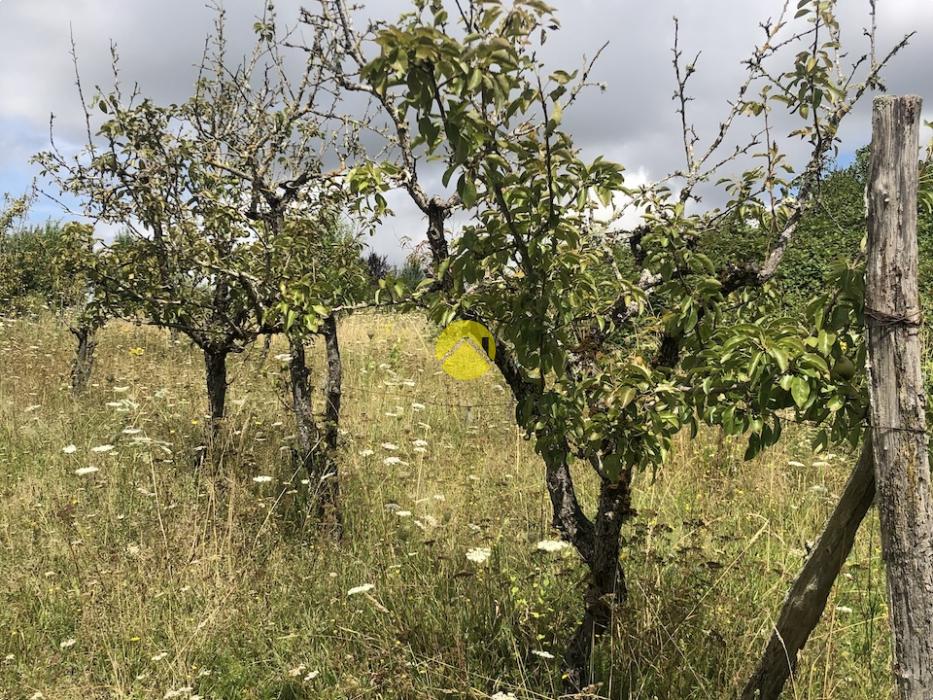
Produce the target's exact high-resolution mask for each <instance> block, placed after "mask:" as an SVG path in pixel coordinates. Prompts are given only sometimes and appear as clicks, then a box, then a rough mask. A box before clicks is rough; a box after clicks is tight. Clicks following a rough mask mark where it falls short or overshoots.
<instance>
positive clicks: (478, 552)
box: [466, 547, 492, 564]
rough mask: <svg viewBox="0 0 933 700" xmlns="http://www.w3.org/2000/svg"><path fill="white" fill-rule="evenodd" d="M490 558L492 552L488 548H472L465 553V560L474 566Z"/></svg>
mask: <svg viewBox="0 0 933 700" xmlns="http://www.w3.org/2000/svg"><path fill="white" fill-rule="evenodd" d="M490 556H492V550H491V549H489V547H473V548H471V549H468V550H467V553H466V558H467V559H469V560H470V561H471V562H473V563H474V564H483V563H485V562H486V560H487V559H489V557H490Z"/></svg>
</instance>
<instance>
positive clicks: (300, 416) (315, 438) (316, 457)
mask: <svg viewBox="0 0 933 700" xmlns="http://www.w3.org/2000/svg"><path fill="white" fill-rule="evenodd" d="M321 334H322V335H323V336H324V342H325V348H326V352H327V377H326V380H325V386H324V418H323V425H319V424H318V422H317V421H316V420H315V417H314V410H313V399H312V387H311V380H310V373H309V371H308V365H307V359H306V355H305V350H304V344H303V342H302V341H301V340H300V339H298V338H290V339H289V345H290V349H291V360H290V361H289V377H290V384H291V392H292V410H293V412H294V415H295V423H296V427H297V431H298V447H297V449H296V451H295V458H296V460H298V462H299V464H300V465H301V466H303V467H304V469H305V470H306V472H307V474H308V481H309V484H310V487H311V498H312V503H313V510H314V514H315V517H316V519H317V520H318V521H319V522H321V523H323V524H327V525H330V526H333V527H334V529H335V532H336V533H338V534H339V532H340V526H341V518H340V509H339V503H338V498H339V495H340V485H339V480H338V472H337V462H336V459H335V452H336V448H337V437H338V430H339V421H340V398H341V379H342V376H341V375H342V367H341V362H340V347H339V345H338V342H337V325H336V321H335V320H334V319H333V318H330V317H328V318H326V319H324V324H323V326H322V329H321Z"/></svg>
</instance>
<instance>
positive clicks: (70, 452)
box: [62, 445, 78, 455]
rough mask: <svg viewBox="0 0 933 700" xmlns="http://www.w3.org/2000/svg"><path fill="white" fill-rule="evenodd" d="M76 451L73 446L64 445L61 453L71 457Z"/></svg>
mask: <svg viewBox="0 0 933 700" xmlns="http://www.w3.org/2000/svg"><path fill="white" fill-rule="evenodd" d="M77 451H78V448H77V447H75V446H74V445H66V446H65V447H63V448H62V452H64V453H65V454H66V455H73V454H74V453H75V452H77Z"/></svg>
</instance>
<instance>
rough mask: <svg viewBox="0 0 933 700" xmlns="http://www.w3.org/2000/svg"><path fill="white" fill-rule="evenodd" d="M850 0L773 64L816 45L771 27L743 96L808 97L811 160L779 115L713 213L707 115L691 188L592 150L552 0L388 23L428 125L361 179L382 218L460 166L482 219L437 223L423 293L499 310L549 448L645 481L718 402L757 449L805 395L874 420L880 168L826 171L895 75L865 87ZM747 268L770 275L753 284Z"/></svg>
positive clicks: (740, 109)
mask: <svg viewBox="0 0 933 700" xmlns="http://www.w3.org/2000/svg"><path fill="white" fill-rule="evenodd" d="M833 10H834V4H833V3H827V2H801V3H799V5H798V12H797V18H796V19H799V20H800V22H801V23H802V24H804V25H807V26H809V29H805V30H802V31H803V34H802V35H801V36H806V37H807V38H808V40H807V41H806V42H801V43H800V44H797V46H798V47H799V52H798V53H797V54H796V56H795V57H794V60H793V63H792V67H791V68H790V69H789V70H784V71H783V72H774V73H771V72H768V71H767V70H766V69H763V68H761V64H762V62H763V61H764V60H765V59H768V58H770V57H771V56H772V47H774V46H779V45H780V46H784V45H794V44H795V39H790V40H789V41H788V43H786V44H784V43H782V41H781V39H779V38H777V37H778V36H779V34H780V32H782V31H785V32H790V33H791V34H793V31H792V30H790V29H785V27H790V26H792V25H793V23H792V22H791V20H790V19H789V18H783V17H782V19H781V21H779V22H776V23H773V24H769V25H768V26H767V27H766V30H767V33H768V42H766V44H765V48H763V49H760V50H759V53H757V54H756V57H757V58H756V60H755V61H752V62H750V66H751V67H750V79H749V80H750V84H754V85H756V86H757V87H758V88H759V94H758V96H757V98H756V99H755V100H749V99H746V100H745V101H742V102H739V103H737V105H736V107H735V108H734V109H735V112H734V113H733V116H732V117H730V118H729V119H728V120H727V121H726V122H725V123H726V124H727V125H728V124H731V123H732V120H733V119H734V117H735V116H736V115H737V114H740V113H742V114H747V115H750V116H751V117H753V118H756V119H762V120H764V121H765V127H766V130H767V129H768V128H770V127H768V121H767V119H768V116H769V114H770V113H771V112H772V110H774V109H775V108H780V109H786V111H787V112H789V113H790V114H792V115H795V116H796V117H798V118H799V119H800V123H799V124H797V125H796V126H795V128H794V129H793V130H792V132H791V133H790V137H791V138H794V139H800V140H803V141H805V142H807V143H808V144H809V145H810V147H811V150H812V153H811V156H810V160H809V161H808V162H807V163H806V166H805V167H804V168H802V169H800V170H798V169H797V168H796V167H795V166H794V165H793V164H792V163H791V161H790V160H789V158H788V157H787V156H786V155H785V154H784V153H783V152H781V151H780V149H779V148H778V147H777V145H776V142H775V141H774V140H773V139H772V135H771V133H770V131H766V134H767V137H766V139H765V141H766V143H764V144H762V146H763V147H762V149H761V151H760V152H751V155H752V157H753V158H754V159H755V163H753V166H752V167H751V168H749V169H748V170H746V171H744V172H742V173H741V174H739V175H738V176H736V177H731V178H723V179H721V180H720V184H721V185H724V187H725V191H726V193H727V195H728V197H729V200H728V202H727V203H726V205H725V207H724V208H723V209H721V210H718V209H717V210H712V211H702V212H699V213H688V208H687V206H686V204H687V202H688V201H689V199H690V198H691V190H692V188H693V186H694V185H696V184H697V183H698V182H702V181H706V180H710V179H712V178H713V177H714V174H715V173H717V171H718V169H719V168H720V167H721V166H711V167H709V168H708V169H704V167H705V164H706V162H707V160H708V159H709V158H710V155H711V154H712V153H713V152H715V150H716V148H717V147H718V145H719V144H720V143H721V140H720V141H714V142H713V145H712V146H711V149H710V152H709V153H707V154H706V155H705V156H702V157H701V156H699V155H697V154H696V153H695V151H694V150H693V148H692V146H691V144H690V137H691V135H690V133H689V130H687V131H686V132H685V134H684V138H685V145H686V146H687V148H686V150H687V159H688V163H687V166H688V170H687V171H686V172H685V173H683V174H682V176H683V177H684V178H685V180H686V186H685V188H684V191H683V192H681V193H679V196H677V195H676V194H675V193H673V192H672V191H671V190H670V189H669V188H667V187H666V186H657V187H651V188H645V189H641V190H639V191H635V190H632V189H629V188H627V187H626V186H625V182H624V175H623V169H622V167H621V166H620V165H617V164H614V163H611V162H608V161H606V160H604V159H602V158H596V159H594V160H592V161H585V160H583V159H582V158H581V156H580V154H579V151H578V149H577V148H576V147H575V146H574V144H573V140H572V138H571V136H570V135H569V134H568V133H567V132H566V131H564V130H563V128H562V126H561V124H562V121H563V114H564V112H565V111H566V109H567V108H569V107H570V106H571V105H572V104H573V102H574V100H575V97H576V95H577V94H578V92H579V91H580V90H581V89H583V88H584V87H585V86H586V75H587V73H586V72H583V73H580V72H568V71H563V70H556V71H553V70H552V71H548V70H547V69H546V68H545V66H544V65H543V64H542V63H541V62H540V61H539V59H538V57H537V56H538V53H537V49H538V48H539V46H540V43H541V42H543V41H544V40H545V39H546V36H547V34H548V33H549V32H551V31H554V30H555V29H557V27H558V24H557V21H556V19H555V17H554V14H553V10H552V8H550V7H548V6H547V5H546V4H544V3H541V2H537V1H535V2H531V1H522V0H518V1H516V2H514V3H511V4H508V3H505V2H500V1H498V0H493V1H491V2H485V3H482V4H479V5H474V6H472V8H471V12H470V13H469V14H468V15H467V14H463V13H460V12H457V11H448V9H447V8H446V5H445V4H444V3H440V2H437V3H431V4H430V5H429V4H428V3H416V11H414V12H411V13H409V14H406V15H403V16H402V17H401V18H400V19H399V21H398V22H397V23H395V24H391V25H387V26H385V27H381V28H380V29H379V30H378V31H377V32H376V33H375V35H374V37H373V41H374V43H375V45H376V46H377V47H378V51H379V53H378V55H377V56H376V57H374V58H373V59H372V60H371V61H370V62H369V63H368V64H367V65H365V66H364V67H363V69H362V71H361V78H362V79H363V80H364V81H365V83H366V85H367V86H368V87H369V89H370V90H371V92H372V93H373V94H374V95H376V96H377V98H378V99H380V100H381V101H382V102H383V104H385V105H388V107H387V109H388V110H389V113H390V114H392V113H395V114H400V115H405V119H406V120H407V121H408V122H410V123H415V124H417V130H416V131H415V132H414V135H413V137H412V141H411V144H410V149H409V150H410V152H409V153H407V154H406V156H405V157H403V158H402V160H401V162H381V163H366V164H363V165H361V166H359V167H358V168H356V169H354V171H353V172H352V173H351V175H350V182H351V186H352V188H353V191H354V192H355V193H356V194H358V195H359V196H361V197H363V198H366V200H367V201H368V202H369V209H368V210H369V211H371V212H373V213H374V214H375V215H376V216H381V215H383V214H385V213H387V210H386V206H385V201H386V200H385V198H384V197H383V194H382V193H383V192H384V191H385V190H386V189H388V188H390V187H393V186H396V185H401V186H404V187H406V188H407V189H408V190H409V192H411V193H412V195H413V196H414V197H415V200H416V202H418V203H419V206H421V207H422V209H423V210H424V211H425V212H426V213H427V214H428V215H429V217H430V215H431V214H430V212H431V209H430V206H428V205H427V196H426V195H424V194H423V193H421V192H420V190H419V189H418V186H417V184H414V185H413V184H412V182H413V180H414V179H415V177H414V175H413V171H412V169H413V168H414V167H415V163H416V162H417V160H418V159H434V160H440V161H441V162H442V164H443V167H444V174H443V178H442V182H443V184H444V186H449V187H451V188H454V189H455V190H456V200H455V203H456V205H458V206H459V207H461V208H462V209H463V210H464V211H465V212H466V213H467V214H468V216H469V221H468V223H467V224H466V225H465V226H464V227H463V230H462V232H461V234H460V235H459V237H457V238H456V240H454V241H453V242H452V246H451V250H450V253H449V256H448V255H447V254H446V250H445V247H442V246H441V245H439V244H438V243H437V242H436V241H432V251H433V253H434V261H433V262H434V278H435V280H436V282H434V283H431V284H427V285H423V286H422V287H420V288H419V290H418V292H417V294H416V296H417V297H418V298H420V299H421V300H422V301H423V302H424V303H427V304H428V305H429V306H430V313H431V318H432V320H433V321H435V322H436V323H438V324H439V325H444V324H446V323H448V322H449V321H450V320H452V319H454V318H457V317H460V318H473V319H476V320H480V321H482V322H484V323H487V324H488V325H490V327H491V328H492V330H493V332H494V334H495V336H496V338H497V342H498V343H500V344H501V346H502V347H503V348H504V350H505V352H503V353H501V356H502V357H507V358H508V360H501V361H500V367H501V368H504V369H503V371H504V372H505V373H506V375H507V376H506V378H507V379H508V380H509V383H510V384H511V385H512V386H513V390H516V394H517V398H518V399H519V407H518V412H517V415H518V417H519V421H520V422H521V424H522V425H523V427H525V429H526V430H527V431H528V432H529V433H532V434H534V435H535V436H536V441H537V447H538V450H539V452H541V453H543V454H545V455H546V454H548V453H550V452H560V451H563V452H568V453H569V454H571V455H574V456H576V457H577V458H579V459H581V460H582V461H584V462H587V463H589V464H590V465H592V466H593V467H594V468H595V469H596V470H597V472H598V473H599V474H600V475H601V476H602V477H603V478H605V479H608V480H610V481H616V480H622V481H626V480H627V479H628V478H629V477H630V475H631V471H632V470H633V469H637V468H646V467H651V468H653V467H656V466H658V465H659V464H661V463H662V462H663V461H664V459H665V456H666V454H667V451H668V448H669V445H670V440H671V437H672V436H673V435H674V434H675V433H677V432H678V431H679V430H680V429H681V428H682V427H684V426H690V427H692V428H694V429H695V428H696V423H697V421H698V420H704V421H707V422H710V423H712V424H715V425H720V426H722V427H723V428H724V429H725V430H726V432H727V433H729V434H736V435H737V434H743V433H745V434H748V435H750V436H751V438H750V442H749V447H748V451H747V456H748V457H752V456H754V455H755V454H757V453H758V451H759V450H760V449H761V448H762V447H765V446H768V445H771V444H773V443H774V442H775V441H776V440H777V438H778V436H779V435H780V432H781V421H782V420H784V418H783V416H786V415H787V414H788V413H790V414H791V415H793V416H794V418H793V420H799V421H803V422H813V423H817V424H825V426H826V433H825V435H826V437H825V438H821V441H822V442H824V443H825V442H826V441H827V440H829V439H832V440H834V441H837V440H848V441H850V442H851V441H852V440H855V439H857V438H858V435H859V431H860V427H859V421H860V419H861V417H862V411H863V395H862V391H861V389H860V385H859V381H860V379H859V378H858V377H856V376H846V377H842V374H846V375H849V374H850V373H849V372H848V371H845V372H842V365H848V364H849V363H852V364H853V365H854V366H855V367H858V366H861V364H862V363H861V362H860V361H859V360H860V357H859V353H860V352H862V351H861V350H860V349H859V343H858V340H857V335H858V332H859V331H858V329H860V327H861V326H860V318H859V313H860V311H859V303H860V302H856V301H854V299H855V296H857V294H858V286H859V284H860V282H859V280H858V274H857V273H856V272H855V271H854V270H853V269H851V268H848V267H845V266H839V265H838V259H839V258H843V259H852V256H853V253H854V252H855V251H857V250H858V247H857V244H858V241H859V240H860V238H861V236H860V235H857V236H856V233H855V231H856V230H857V227H858V226H859V224H860V222H861V221H862V220H863V216H862V213H861V212H862V209H861V199H862V198H861V188H860V186H859V184H858V181H857V175H859V171H858V168H859V167H860V166H859V165H858V164H857V165H856V166H853V168H850V169H848V170H846V171H841V172H840V173H835V174H833V175H831V176H829V177H828V178H825V180H824V179H823V178H821V175H822V174H824V173H825V172H826V169H827V168H826V164H827V161H828V157H829V154H830V152H831V146H832V143H833V139H834V136H835V134H836V132H837V130H838V127H839V124H840V122H841V120H842V119H843V118H844V116H845V115H846V114H847V113H849V112H850V111H851V108H852V105H853V104H854V102H855V101H857V100H858V99H859V97H861V95H862V94H863V93H864V92H865V90H866V89H868V87H869V86H871V85H872V84H873V81H875V80H876V73H875V72H874V67H873V69H872V72H870V73H869V75H868V77H867V78H866V79H865V82H864V83H861V84H857V85H856V84H855V83H854V82H852V81H849V80H846V81H841V79H840V78H839V77H838V75H839V73H838V71H837V70H836V61H837V57H838V52H839V50H840V46H839V43H838V37H839V26H838V23H837V21H836V18H835V15H834V12H833ZM458 17H459V19H457V18H458ZM453 24H458V25H459V27H458V29H457V30H456V31H455V30H454V29H452V27H451V25H453ZM782 36H783V35H782ZM798 38H799V37H798ZM759 71H760V72H759ZM545 75H546V76H547V77H544V76H545ZM759 79H760V80H759ZM756 81H757V82H756ZM681 87H682V86H681ZM744 91H745V88H743V93H742V94H744ZM724 128H726V129H728V126H726V127H724ZM406 135H407V132H403V133H402V136H401V137H400V138H401V143H402V145H403V148H404V146H405V141H404V139H405V137H406ZM694 143H695V141H694ZM755 143H757V142H753V144H752V146H754V145H755ZM750 148H751V147H750ZM723 162H725V163H728V162H731V159H730V158H726V159H725V160H724V161H723ZM821 180H823V181H822V182H821ZM626 196H629V197H634V198H635V201H636V203H637V204H638V205H640V206H641V207H642V210H643V211H644V212H645V226H644V228H643V229H642V230H640V231H639V232H637V240H636V239H635V238H636V234H635V233H633V234H632V243H631V245H630V246H625V245H621V244H620V242H619V239H618V237H617V236H615V235H614V234H613V232H611V231H610V230H608V229H607V227H606V226H603V225H600V224H599V223H598V219H597V217H596V212H597V209H598V207H600V206H603V207H610V208H611V206H612V205H613V204H614V203H615V202H616V201H617V200H619V199H620V198H624V197H626ZM827 199H828V200H833V201H832V202H831V203H829V204H828V205H827V204H826V203H825V200H827ZM814 202H817V204H814ZM825 206H828V207H829V209H830V213H829V214H826V213H825V212H824V211H823V209H824V207H825ZM839 228H842V229H844V230H845V231H846V235H845V236H838V235H836V231H837V230H838V229H839ZM787 230H789V231H790V236H791V237H793V236H794V235H795V231H799V233H797V234H796V235H797V238H796V239H794V241H793V245H792V246H791V247H790V251H788V252H787V257H786V258H785V259H784V260H783V264H781V265H780V268H779V270H780V272H779V274H778V279H777V280H776V281H774V282H770V280H771V278H772V277H773V273H771V272H769V273H767V274H766V276H765V278H764V279H765V281H769V285H768V286H765V288H763V289H762V288H761V285H760V284H757V283H756V280H757V279H758V277H757V276H758V273H759V270H760V269H761V263H762V261H763V259H765V258H768V257H769V256H771V255H774V254H776V255H777V256H778V257H777V258H776V259H775V261H774V263H775V264H777V263H781V262H782V261H781V259H780V258H781V256H783V255H784V253H785V251H784V249H783V246H784V245H786V244H781V246H780V247H779V248H778V250H777V251H776V252H775V251H773V250H772V247H773V246H774V245H775V243H776V242H777V241H778V240H779V239H780V238H781V237H782V236H783V235H784V232H785V231H787ZM853 236H855V238H854V241H853V240H852V237H853ZM429 239H431V233H430V232H429ZM814 247H820V248H821V251H820V255H818V256H813V255H812V254H811V252H810V251H811V250H812V249H813V248H814ZM742 270H751V271H752V273H751V274H750V276H749V274H748V273H746V278H745V279H744V281H743V279H742V277H741V275H739V276H738V277H737V276H736V273H737V272H741V271H742ZM736 279H738V280H739V281H738V282H736ZM832 280H836V281H838V282H839V285H838V286H832V287H831V289H832V290H833V291H832V292H831V298H829V299H827V298H823V299H821V300H819V301H814V302H813V304H812V305H811V306H810V307H809V308H808V309H807V311H806V312H804V311H803V301H804V300H805V299H808V298H810V297H811V296H813V295H814V294H815V293H822V292H823V291H824V290H825V289H826V288H827V283H828V282H831V281H832ZM727 283H728V284H727ZM782 289H784V290H785V291H784V292H781V291H779V290H782ZM787 299H790V300H791V301H792V304H791V306H792V308H791V309H790V310H787V309H786V308H783V307H784V304H783V302H784V301H785V300H787ZM737 307H738V308H737ZM827 309H828V310H829V313H828V315H827ZM498 357H499V356H498V355H497V358H498ZM837 368H838V369H837ZM510 375H511V376H510ZM516 375H517V376H516Z"/></svg>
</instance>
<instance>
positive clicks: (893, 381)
mask: <svg viewBox="0 0 933 700" xmlns="http://www.w3.org/2000/svg"><path fill="white" fill-rule="evenodd" d="M920 107H921V100H920V98H919V97H913V96H909V97H879V98H876V99H875V102H874V113H873V118H872V145H871V171H870V172H871V175H870V181H869V197H868V253H867V261H866V276H865V317H866V325H867V327H868V372H869V399H870V412H869V414H870V418H871V433H872V445H873V453H874V462H875V480H876V481H877V484H878V517H879V521H880V524H881V550H882V556H883V558H884V563H885V570H886V574H887V582H888V610H889V619H890V621H891V627H892V632H893V641H894V644H893V659H894V678H895V681H896V684H897V692H898V697H899V698H901V700H930V698H933V498H931V493H930V464H929V457H928V454H927V434H926V411H925V404H926V399H925V396H924V390H923V376H922V372H921V347H920V301H919V289H918V280H917V266H918V260H917V258H918V254H917V187H918V177H919V171H918V150H919V126H920Z"/></svg>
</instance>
